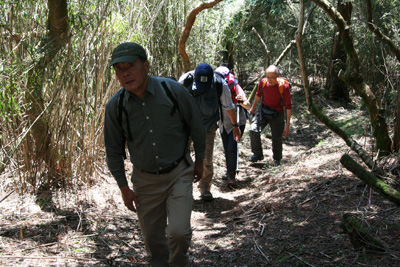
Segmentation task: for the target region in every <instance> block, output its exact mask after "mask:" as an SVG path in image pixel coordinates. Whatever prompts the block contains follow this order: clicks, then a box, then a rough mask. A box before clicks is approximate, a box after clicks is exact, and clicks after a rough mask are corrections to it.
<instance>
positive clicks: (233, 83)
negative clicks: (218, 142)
mask: <svg viewBox="0 0 400 267" xmlns="http://www.w3.org/2000/svg"><path fill="white" fill-rule="evenodd" d="M215 73H217V74H219V75H221V77H223V78H224V79H225V81H226V82H227V84H228V87H229V90H230V91H231V97H232V101H233V102H234V103H235V105H236V117H237V121H238V124H239V129H240V131H241V132H242V133H243V132H244V129H245V127H246V120H247V112H248V111H247V110H248V109H250V107H251V105H250V102H249V101H248V100H247V97H246V94H245V93H244V91H243V89H242V87H241V86H240V85H239V82H238V80H237V79H236V78H235V76H234V75H233V73H231V71H230V70H229V68H228V67H226V66H220V67H218V68H216V69H215ZM224 116H225V117H226V116H227V114H226V113H225V114H224ZM224 120H226V118H224ZM219 130H220V134H221V139H222V144H223V146H224V153H225V162H226V174H225V175H224V176H223V177H222V179H223V180H227V182H228V186H230V187H236V172H237V167H238V161H239V143H238V142H236V140H235V139H234V138H233V131H232V130H231V129H230V128H225V125H224V124H220V125H219Z"/></svg>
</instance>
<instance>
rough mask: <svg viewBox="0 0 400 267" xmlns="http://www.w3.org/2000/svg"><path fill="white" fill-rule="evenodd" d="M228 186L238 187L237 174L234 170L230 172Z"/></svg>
mask: <svg viewBox="0 0 400 267" xmlns="http://www.w3.org/2000/svg"><path fill="white" fill-rule="evenodd" d="M228 186H230V187H236V175H235V173H234V172H232V173H229V174H228Z"/></svg>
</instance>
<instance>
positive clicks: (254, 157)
mask: <svg viewBox="0 0 400 267" xmlns="http://www.w3.org/2000/svg"><path fill="white" fill-rule="evenodd" d="M263 159H264V156H263V155H261V156H257V155H253V156H251V158H250V161H251V162H257V161H259V160H263Z"/></svg>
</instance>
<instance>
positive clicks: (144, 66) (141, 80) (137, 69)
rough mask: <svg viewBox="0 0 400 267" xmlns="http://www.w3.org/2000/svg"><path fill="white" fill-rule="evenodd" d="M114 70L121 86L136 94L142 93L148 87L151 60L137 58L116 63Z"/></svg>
mask: <svg viewBox="0 0 400 267" xmlns="http://www.w3.org/2000/svg"><path fill="white" fill-rule="evenodd" d="M113 67H114V70H115V73H116V75H117V78H118V80H119V82H120V83H121V86H122V87H124V88H125V89H126V90H128V91H129V92H131V93H132V94H135V95H142V94H143V93H144V92H145V91H146V88H147V79H148V76H147V74H148V73H149V62H148V61H147V60H146V61H145V62H143V61H142V60H140V59H137V60H136V61H135V62H120V63H116V64H114V66H113Z"/></svg>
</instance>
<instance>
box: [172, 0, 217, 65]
mask: <svg viewBox="0 0 400 267" xmlns="http://www.w3.org/2000/svg"><path fill="white" fill-rule="evenodd" d="M222 1H223V0H215V1H213V2H210V3H204V4H201V5H200V6H198V7H196V8H195V9H193V10H192V11H191V12H190V13H189V16H188V17H187V20H186V24H185V28H184V29H183V31H182V34H181V39H180V40H179V45H178V51H179V54H180V55H181V57H182V61H183V68H184V70H185V72H188V71H190V70H191V69H192V68H191V65H190V59H189V56H188V54H187V53H186V41H187V39H189V36H190V31H191V30H192V27H193V24H194V22H195V21H196V16H197V14H199V13H200V12H201V11H203V10H204V9H207V8H212V7H213V6H215V5H216V4H218V3H219V2H222Z"/></svg>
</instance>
